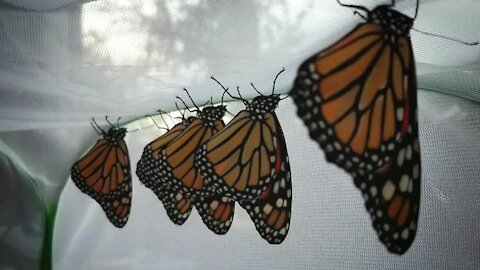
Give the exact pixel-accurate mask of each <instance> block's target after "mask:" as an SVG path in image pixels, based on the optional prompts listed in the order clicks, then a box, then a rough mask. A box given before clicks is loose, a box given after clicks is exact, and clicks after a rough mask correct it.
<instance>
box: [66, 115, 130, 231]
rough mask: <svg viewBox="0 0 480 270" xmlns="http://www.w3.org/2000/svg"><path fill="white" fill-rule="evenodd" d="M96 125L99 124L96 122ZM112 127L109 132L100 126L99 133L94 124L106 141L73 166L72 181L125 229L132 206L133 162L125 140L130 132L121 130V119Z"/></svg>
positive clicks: (113, 220) (112, 220) (115, 224)
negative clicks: (131, 166) (131, 168)
mask: <svg viewBox="0 0 480 270" xmlns="http://www.w3.org/2000/svg"><path fill="white" fill-rule="evenodd" d="M106 119H107V122H108V118H107V117H106ZM93 122H94V123H95V124H96V122H95V119H93ZM109 123H110V122H109ZM110 124H111V123H110ZM111 125H112V127H111V128H110V129H109V130H108V131H107V132H105V131H104V130H103V129H101V128H100V126H98V125H97V127H98V129H100V132H99V131H97V129H96V128H95V126H93V124H92V126H93V128H94V129H95V131H97V133H98V134H99V135H102V136H103V138H102V139H99V140H98V141H97V142H96V143H95V145H94V146H93V147H92V149H90V151H88V153H87V154H85V155H84V156H83V157H82V158H81V159H80V160H79V161H77V162H76V163H75V164H74V165H73V166H72V169H71V178H72V180H73V182H74V183H75V185H76V186H77V187H78V188H79V189H80V190H81V191H82V192H83V193H85V194H87V195H89V196H90V197H92V198H93V199H95V200H96V201H97V202H98V203H99V204H100V206H101V207H102V208H103V211H105V214H106V215H107V217H108V219H109V220H110V222H111V223H112V224H113V225H114V226H116V227H118V228H123V227H124V226H125V224H126V223H127V221H128V217H129V215H130V208H131V204H132V176H131V170H130V160H129V157H128V149H127V145H126V144H125V141H124V138H125V135H126V133H127V130H126V129H125V128H120V127H119V125H118V120H117V127H115V126H114V125H113V124H111Z"/></svg>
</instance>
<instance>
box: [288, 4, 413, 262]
mask: <svg viewBox="0 0 480 270" xmlns="http://www.w3.org/2000/svg"><path fill="white" fill-rule="evenodd" d="M412 24H413V19H411V18H409V17H407V16H405V15H403V14H401V13H399V12H397V11H394V10H392V9H390V6H379V7H377V8H376V9H375V10H373V11H371V12H369V13H368V19H367V22H366V23H362V24H360V25H358V26H357V27H356V28H355V29H353V30H352V31H351V32H350V33H349V34H347V35H346V36H345V37H344V38H343V39H341V40H340V41H338V42H337V43H335V44H334V45H333V46H331V47H330V48H328V49H326V50H324V51H321V52H320V53H318V54H317V55H314V56H313V57H311V58H310V59H308V60H307V61H305V62H304V63H303V64H302V65H301V67H300V68H299V71H298V76H297V79H296V81H295V85H294V88H293V89H292V91H291V96H292V97H293V99H294V101H295V103H296V105H297V109H298V111H297V112H298V115H299V116H300V117H301V118H302V119H303V121H304V122H305V124H306V125H307V127H308V128H309V132H310V136H311V137H312V138H313V139H315V140H316V141H317V142H318V143H319V144H320V146H321V147H322V149H323V150H324V151H325V152H326V158H327V160H329V161H330V162H333V163H335V164H337V165H338V166H340V167H342V168H344V169H345V170H346V171H348V172H349V173H350V174H351V175H352V177H353V179H354V183H355V185H356V186H357V188H359V189H360V190H361V192H362V194H363V198H364V200H365V206H366V208H367V211H368V212H369V213H370V216H371V219H372V223H373V227H374V228H375V230H376V231H377V234H378V236H379V239H380V240H381V241H382V242H383V244H384V245H385V246H386V247H387V249H388V250H389V251H390V252H393V253H398V254H403V253H404V252H406V251H407V250H408V248H409V247H410V246H411V244H412V243H413V241H414V238H415V235H416V229H417V221H418V214H419V207H420V196H421V193H420V182H421V181H420V146H419V143H418V119H417V93H416V90H417V88H416V87H417V83H416V74H415V61H414V58H413V53H412V46H411V42H410V38H409V31H410V29H411V27H412Z"/></svg>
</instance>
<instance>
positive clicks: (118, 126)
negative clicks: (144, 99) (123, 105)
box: [117, 116, 122, 128]
mask: <svg viewBox="0 0 480 270" xmlns="http://www.w3.org/2000/svg"><path fill="white" fill-rule="evenodd" d="M121 118H122V117H121V116H120V117H118V119H117V128H120V119H121Z"/></svg>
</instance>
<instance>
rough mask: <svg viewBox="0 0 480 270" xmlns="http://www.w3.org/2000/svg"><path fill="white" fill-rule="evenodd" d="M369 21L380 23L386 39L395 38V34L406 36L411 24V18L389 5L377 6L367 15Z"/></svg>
mask: <svg viewBox="0 0 480 270" xmlns="http://www.w3.org/2000/svg"><path fill="white" fill-rule="evenodd" d="M367 21H368V22H369V23H375V24H379V25H381V26H382V27H383V28H384V30H385V33H386V36H385V37H386V39H387V40H395V37H396V36H408V35H409V32H410V29H411V28H412V26H413V19H412V18H410V17H408V16H405V15H404V14H402V13H400V12H398V11H396V10H393V9H391V8H390V7H389V6H379V7H377V8H375V9H374V10H373V11H372V12H370V13H369V15H368V20H367Z"/></svg>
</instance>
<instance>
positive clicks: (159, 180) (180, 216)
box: [136, 123, 192, 225]
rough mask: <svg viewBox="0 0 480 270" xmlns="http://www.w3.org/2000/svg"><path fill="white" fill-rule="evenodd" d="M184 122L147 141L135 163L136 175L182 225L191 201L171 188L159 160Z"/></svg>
mask: <svg viewBox="0 0 480 270" xmlns="http://www.w3.org/2000/svg"><path fill="white" fill-rule="evenodd" d="M186 128H187V124H186V123H179V124H177V125H175V126H174V127H173V128H172V129H171V130H169V131H167V132H166V133H165V134H163V135H162V136H160V137H158V138H157V139H155V140H154V141H152V142H151V143H149V144H148V145H147V146H146V147H145V148H144V151H143V154H142V158H141V159H140V161H139V162H138V163H137V170H136V173H137V176H138V178H139V179H140V182H142V183H143V184H144V185H145V186H146V187H148V188H149V189H151V190H152V191H153V192H154V193H155V195H157V197H158V199H159V200H160V201H162V203H163V206H164V207H165V210H166V212H167V215H168V217H169V218H170V220H171V221H172V222H173V223H175V224H177V225H182V224H183V223H184V222H185V221H186V220H187V219H188V217H189V216H190V212H191V210H192V202H191V201H190V199H189V198H187V197H185V196H184V195H183V194H182V193H181V192H180V191H177V190H175V189H173V188H172V184H171V183H169V182H168V179H167V178H166V177H164V176H163V173H162V171H161V170H160V160H161V157H160V155H162V151H163V150H164V149H165V147H166V146H167V145H168V144H169V143H170V142H172V141H173V140H175V139H176V138H177V136H179V135H180V134H181V133H182V132H183V131H184V130H185V129H186Z"/></svg>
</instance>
